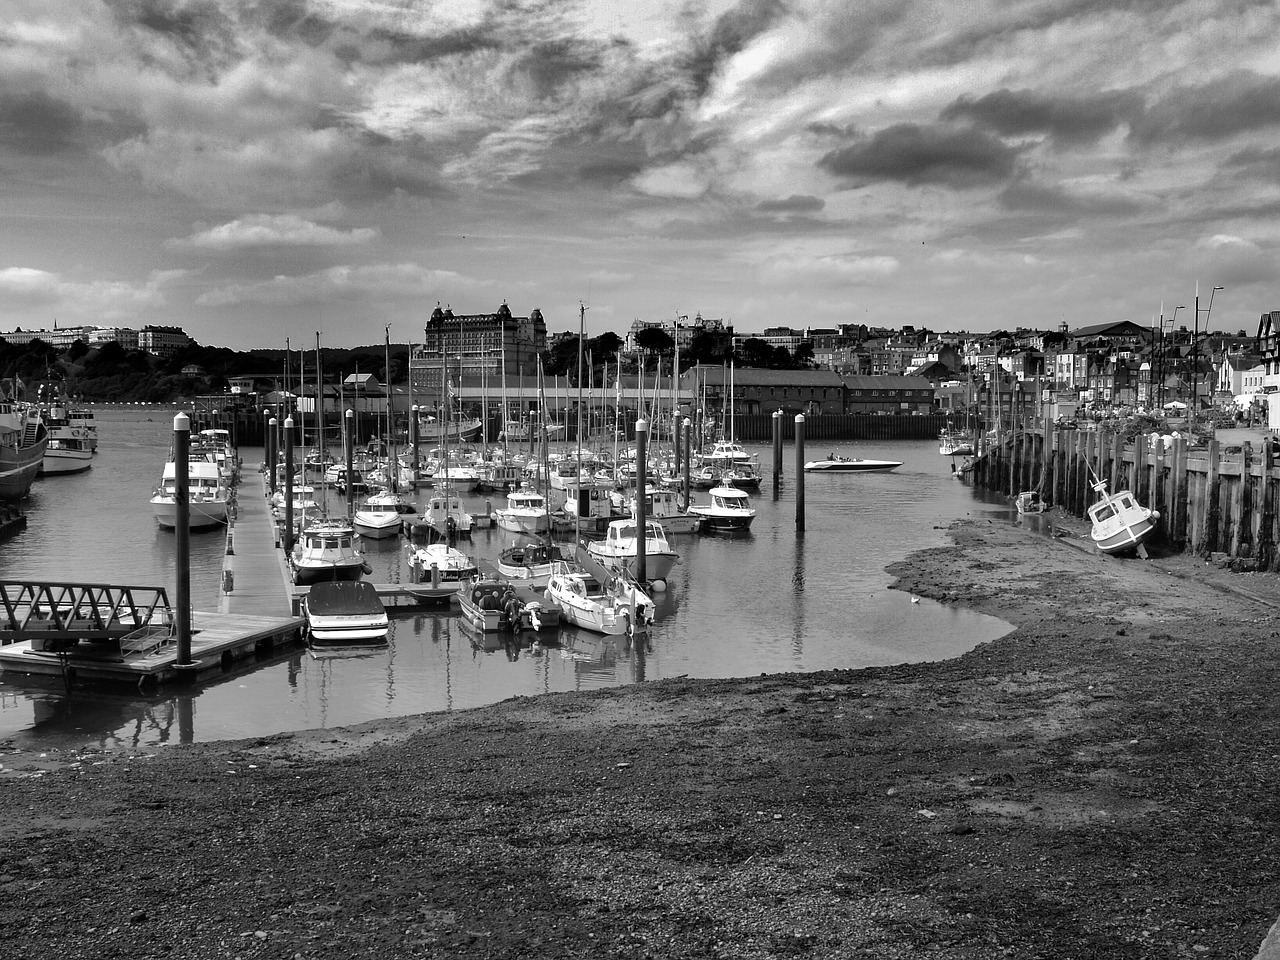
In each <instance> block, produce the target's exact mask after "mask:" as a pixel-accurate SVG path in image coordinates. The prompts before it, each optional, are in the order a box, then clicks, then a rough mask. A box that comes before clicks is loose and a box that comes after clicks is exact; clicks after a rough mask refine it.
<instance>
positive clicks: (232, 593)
mask: <svg viewBox="0 0 1280 960" xmlns="http://www.w3.org/2000/svg"><path fill="white" fill-rule="evenodd" d="M292 587H293V582H292V579H291V578H290V576H289V567H288V564H287V563H286V562H285V559H284V553H283V551H281V550H280V549H279V548H278V547H277V546H276V524H275V520H274V519H273V518H272V516H271V502H270V500H269V499H268V497H267V487H266V483H265V481H263V482H262V483H261V484H259V482H258V481H257V480H255V479H254V478H253V476H252V475H251V476H250V477H249V478H248V480H246V481H244V482H241V484H240V493H239V495H238V496H237V497H236V518H235V522H234V523H233V524H232V526H231V529H230V530H229V531H228V534H227V555H226V557H225V558H224V559H223V566H222V599H221V600H220V601H219V604H218V612H219V613H234V614H244V615H246V616H260V617H288V616H292V615H293V611H292V610H291V609H290V603H289V598H290V594H291V592H292Z"/></svg>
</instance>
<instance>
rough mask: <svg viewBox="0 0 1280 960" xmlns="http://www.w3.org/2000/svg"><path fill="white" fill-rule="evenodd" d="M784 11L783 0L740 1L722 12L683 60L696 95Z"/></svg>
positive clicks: (779, 17) (782, 14)
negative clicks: (726, 63) (720, 69)
mask: <svg viewBox="0 0 1280 960" xmlns="http://www.w3.org/2000/svg"><path fill="white" fill-rule="evenodd" d="M787 12H788V11H787V6H786V4H785V3H783V2H782V0H742V2H741V3H739V4H738V5H737V6H736V7H734V8H733V9H731V10H726V11H725V12H724V13H723V14H721V15H720V17H719V19H717V20H716V23H715V26H713V27H712V28H711V32H710V34H708V35H707V36H706V37H702V38H697V39H695V40H694V42H693V52H692V53H690V54H689V55H688V58H687V60H686V62H685V68H686V69H687V70H688V72H689V76H690V79H691V80H692V83H693V88H694V92H695V94H696V95H697V96H701V95H702V94H704V93H705V92H706V91H707V89H708V87H710V85H711V79H712V77H714V76H715V73H716V70H718V69H719V67H720V65H721V64H722V63H724V62H725V61H726V60H728V59H730V58H731V57H733V56H734V55H735V54H738V53H741V52H742V51H743V50H744V49H745V48H746V46H747V44H749V43H750V42H751V41H752V40H754V39H755V38H756V37H758V36H759V35H760V34H762V33H764V32H765V31H766V30H768V29H769V28H770V27H772V26H773V25H774V24H775V23H776V22H778V21H779V20H781V19H782V18H783V17H784V16H785V15H786V14H787Z"/></svg>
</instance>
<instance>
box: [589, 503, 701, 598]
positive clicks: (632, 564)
mask: <svg viewBox="0 0 1280 960" xmlns="http://www.w3.org/2000/svg"><path fill="white" fill-rule="evenodd" d="M639 546H640V543H639V531H638V529H637V524H636V521H635V520H634V519H627V520H613V521H610V523H609V529H608V530H607V531H606V533H605V537H604V539H603V540H592V541H589V542H588V543H587V553H589V554H590V555H591V557H592V558H594V559H595V560H596V561H598V562H599V563H601V564H603V565H604V566H605V567H606V568H608V569H609V570H610V571H611V572H614V573H617V572H620V571H622V570H626V571H627V573H628V574H629V575H630V576H632V577H637V574H636V566H637V562H638V552H639ZM644 558H645V577H644V579H645V580H647V581H650V582H653V583H659V582H661V583H664V584H665V582H666V580H667V578H668V577H669V576H670V575H671V570H672V568H673V567H675V565H676V564H678V563H679V562H680V555H679V554H678V553H676V551H675V550H673V549H671V543H670V541H668V540H667V533H666V531H665V530H663V529H662V524H660V523H658V522H656V521H653V520H646V521H645V535H644ZM637 579H638V578H637Z"/></svg>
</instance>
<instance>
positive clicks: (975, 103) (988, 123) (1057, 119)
mask: <svg viewBox="0 0 1280 960" xmlns="http://www.w3.org/2000/svg"><path fill="white" fill-rule="evenodd" d="M1142 106H1143V99H1142V97H1141V96H1140V95H1138V94H1136V93H1133V92H1129V91H1107V92H1104V93H1099V94H1094V95H1092V96H1067V95H1058V96H1053V95H1047V94H1041V93H1036V92H1034V91H1031V90H1007V89H1001V90H997V91H995V92H994V93H988V94H986V95H985V96H982V97H977V98H972V97H968V96H965V97H960V98H958V99H956V100H954V101H952V102H951V103H950V104H948V105H947V106H946V107H945V108H944V109H943V110H942V112H941V113H940V114H939V115H938V119H939V120H942V121H948V122H950V121H969V122H970V123H972V124H973V125H974V126H976V127H980V128H982V129H985V130H990V131H991V132H993V133H996V134H999V135H1000V136H1004V137H1010V136H1028V135H1031V134H1045V135H1047V136H1049V137H1051V138H1052V139H1053V140H1054V141H1055V142H1057V143H1058V144H1060V145H1062V146H1084V145H1089V144H1094V143H1097V142H1098V141H1099V140H1100V139H1101V138H1102V137H1104V136H1106V135H1107V134H1109V133H1111V132H1112V131H1113V130H1115V129H1116V128H1118V127H1119V126H1120V125H1121V124H1123V123H1126V122H1129V121H1131V120H1132V119H1133V118H1134V117H1136V116H1138V115H1140V113H1141V110H1142Z"/></svg>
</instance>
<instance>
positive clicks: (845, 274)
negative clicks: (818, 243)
mask: <svg viewBox="0 0 1280 960" xmlns="http://www.w3.org/2000/svg"><path fill="white" fill-rule="evenodd" d="M900 266H901V264H900V262H899V261H898V259H897V258H896V257H890V256H883V255H880V256H859V255H856V254H825V255H812V254H800V253H787V254H781V255H777V256H771V257H768V258H766V259H765V260H764V261H763V262H762V263H761V264H760V265H759V276H760V279H762V280H764V281H767V282H769V283H776V284H783V285H787V286H791V285H794V284H795V283H796V282H797V281H800V280H804V281H808V282H812V283H834V284H838V285H845V284H854V285H857V286H868V285H874V284H877V283H881V282H883V281H885V280H887V279H888V278H889V277H891V276H893V275H894V274H895V273H897V272H898V269H899V267H900Z"/></svg>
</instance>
